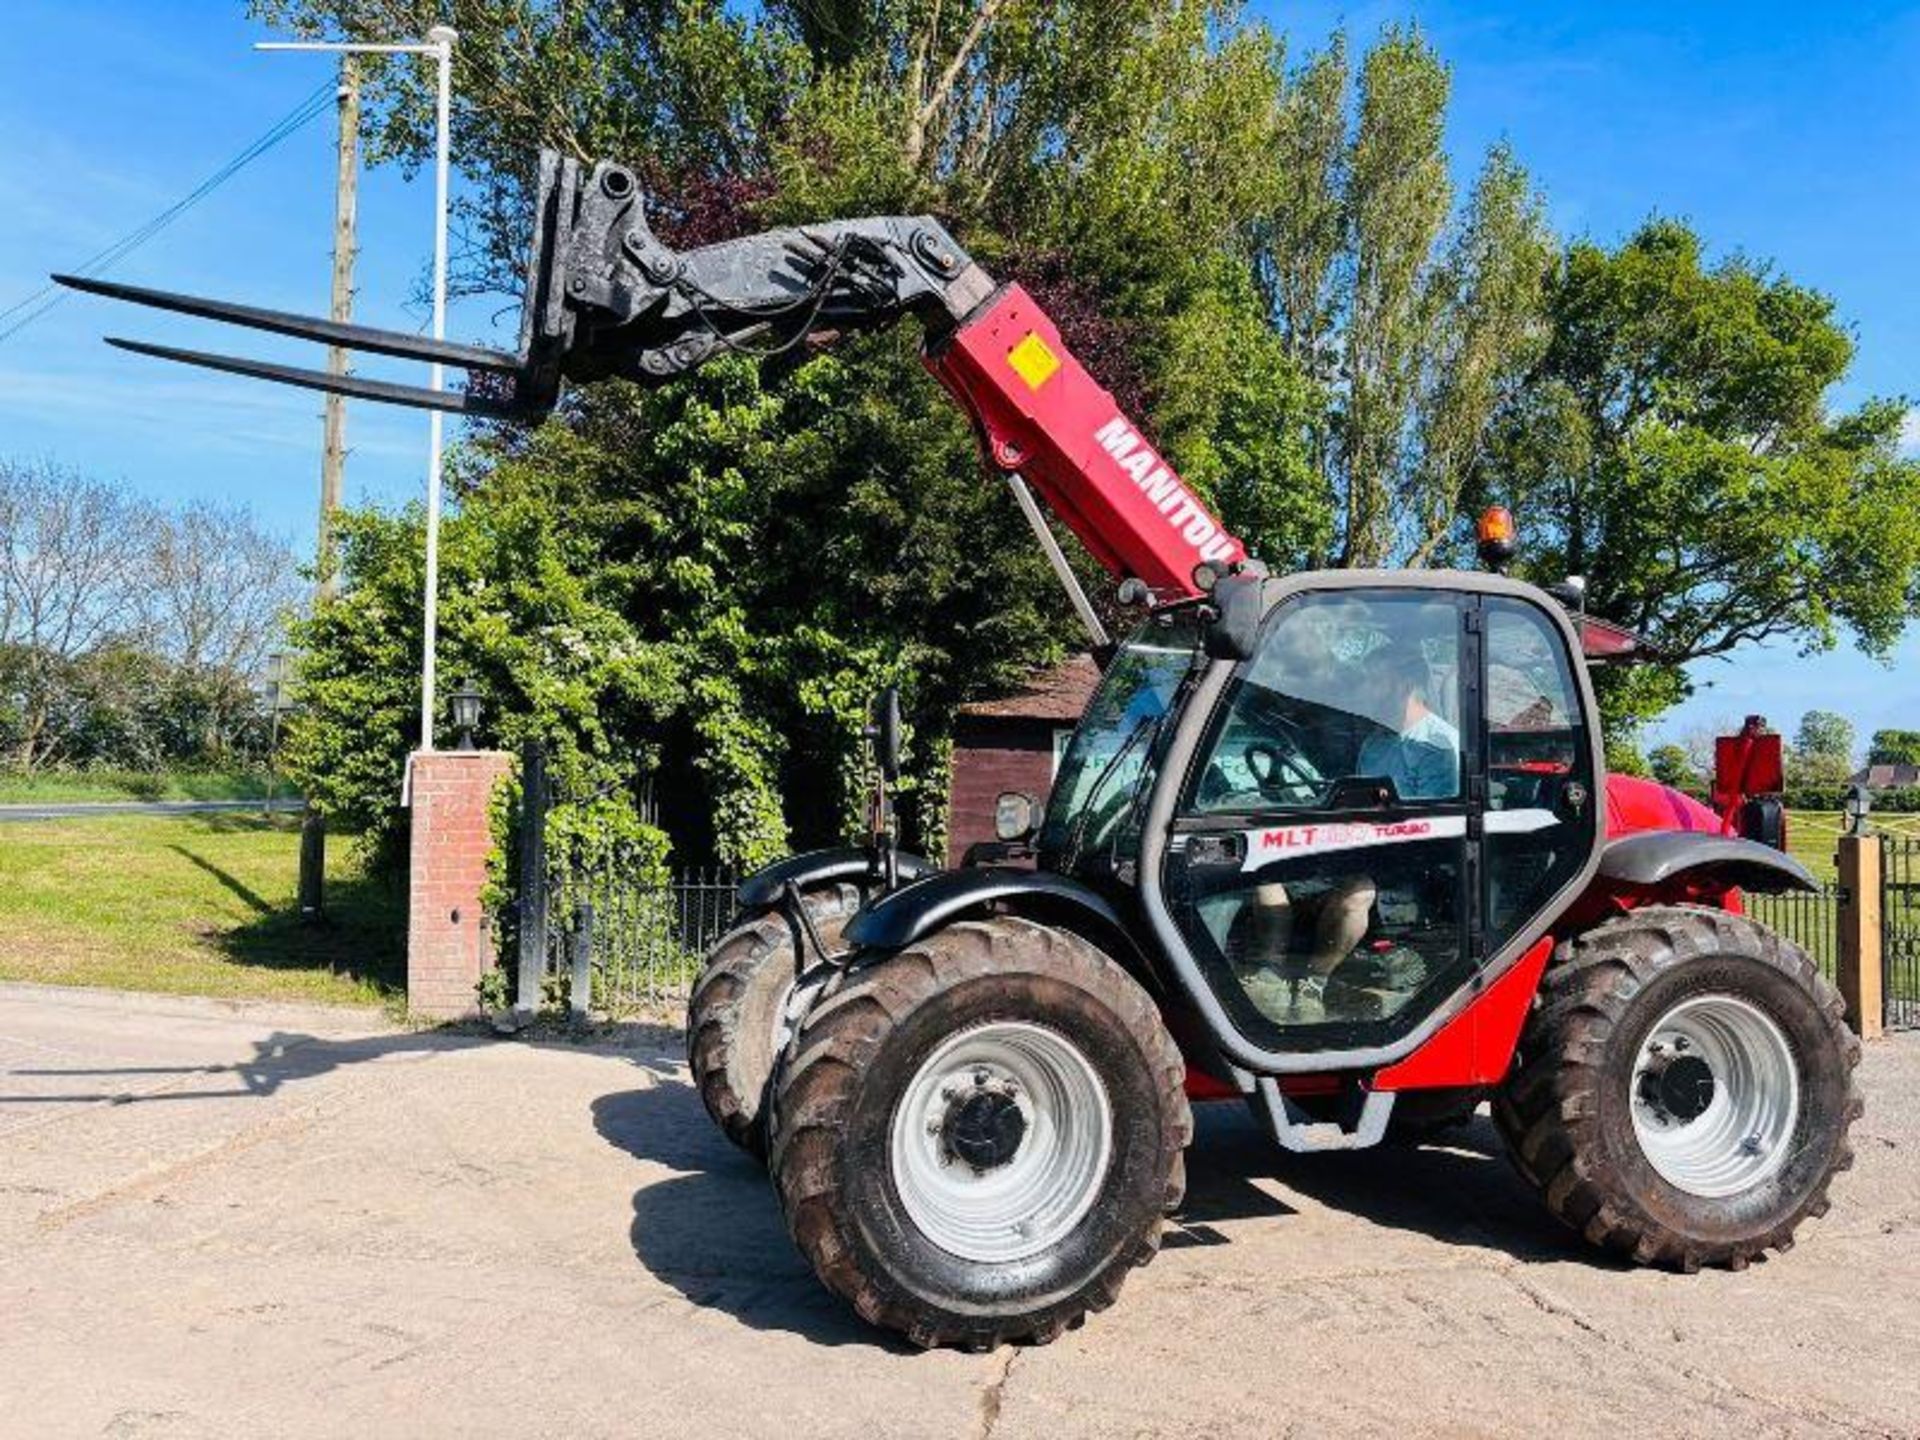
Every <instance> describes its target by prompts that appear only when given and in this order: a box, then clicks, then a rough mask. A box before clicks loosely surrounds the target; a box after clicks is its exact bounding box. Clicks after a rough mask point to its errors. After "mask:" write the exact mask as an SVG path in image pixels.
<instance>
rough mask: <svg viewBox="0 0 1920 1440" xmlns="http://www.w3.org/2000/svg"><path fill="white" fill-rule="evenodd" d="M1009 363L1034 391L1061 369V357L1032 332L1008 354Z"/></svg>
mask: <svg viewBox="0 0 1920 1440" xmlns="http://www.w3.org/2000/svg"><path fill="white" fill-rule="evenodd" d="M1007 363H1008V364H1009V365H1011V366H1013V368H1014V370H1015V372H1016V373H1017V374H1018V375H1019V376H1020V378H1021V379H1022V380H1024V381H1026V382H1027V384H1028V386H1029V387H1031V388H1032V389H1035V390H1038V389H1039V388H1040V387H1041V386H1042V385H1044V384H1046V383H1047V381H1048V379H1049V378H1051V376H1052V375H1053V372H1054V371H1056V370H1058V369H1059V368H1060V357H1059V356H1058V355H1056V354H1054V353H1053V351H1051V350H1049V349H1048V348H1047V342H1046V341H1044V340H1042V339H1041V338H1040V336H1039V335H1038V334H1037V333H1036V332H1035V331H1032V330H1029V331H1028V332H1027V338H1026V339H1024V340H1022V341H1021V342H1020V343H1019V344H1018V345H1016V346H1014V347H1013V349H1011V350H1009V351H1008V352H1007Z"/></svg>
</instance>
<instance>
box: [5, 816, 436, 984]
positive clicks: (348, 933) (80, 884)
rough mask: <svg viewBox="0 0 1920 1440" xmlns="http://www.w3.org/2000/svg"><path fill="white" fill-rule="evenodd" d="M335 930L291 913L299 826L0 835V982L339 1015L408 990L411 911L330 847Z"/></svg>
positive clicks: (206, 824)
mask: <svg viewBox="0 0 1920 1440" xmlns="http://www.w3.org/2000/svg"><path fill="white" fill-rule="evenodd" d="M327 840H328V843H327V910H328V915H329V919H328V922H327V923H326V924H325V925H322V926H317V927H313V928H308V927H306V926H303V925H301V924H300V921H299V917H298V913H297V911H296V909H295V895H296V884H297V875H298V865H299V843H300V837H299V822H298V821H297V820H296V819H295V818H294V817H292V816H276V817H274V818H273V819H271V820H269V819H266V818H264V817H262V816H258V815H245V814H233V813H228V814H214V815H178V816H149V815H118V816H113V817H110V818H100V819H88V820H40V821H26V822H17V823H11V824H4V825H0V980H34V981H39V982H41V983H43V984H51V985H105V986H111V987H113V988H115V989H121V990H159V991H168V992H173V993H179V994H194V995H220V996H243V997H255V998H270V999H278V1000H306V1001H322V1002H329V1003H369V1002H375V1003H377V1002H382V1001H387V1000H390V999H393V998H394V997H396V996H398V995H399V994H400V993H401V992H402V990H403V989H404V983H405V982H404V974H405V960H404V950H405V943H404V942H405V936H404V927H405V904H406V901H405V895H404V893H403V892H402V891H400V890H398V889H396V890H394V891H392V892H389V891H388V890H387V889H386V887H385V886H383V885H380V884H377V883H375V882H372V881H369V880H366V879H364V878H362V877H361V876H360V875H359V873H358V871H357V867H356V866H355V864H354V861H353V844H352V841H351V838H350V837H347V836H341V835H330V836H328V837H327Z"/></svg>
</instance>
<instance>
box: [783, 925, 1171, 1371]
mask: <svg viewBox="0 0 1920 1440" xmlns="http://www.w3.org/2000/svg"><path fill="white" fill-rule="evenodd" d="M1184 1078H1185V1067H1184V1065H1183V1063H1182V1061H1181V1058H1180V1052H1179V1050H1178V1049H1177V1048H1176V1047H1175V1045H1174V1043H1173V1040H1172V1039H1171V1038H1170V1037H1169V1036H1168V1034H1167V1031H1166V1027H1165V1026H1164V1025H1163V1024H1162V1023H1161V1019H1160V1015H1159V1012H1158V1011H1157V1010H1156V1009H1155V1007H1154V1003H1153V1001H1152V1000H1151V999H1150V998H1148V996H1147V993H1146V992H1145V991H1144V990H1142V989H1141V988H1140V986H1139V985H1138V984H1137V983H1136V982H1135V981H1134V980H1133V978H1132V977H1131V976H1129V975H1128V974H1127V972H1126V971H1125V970H1123V969H1121V967H1120V966H1119V965H1118V964H1116V963H1115V962H1114V961H1113V960H1112V959H1111V958H1110V957H1108V956H1107V955H1105V954H1103V953H1102V952H1101V951H1100V950H1098V949H1096V948H1095V947H1094V946H1093V945H1092V944H1090V943H1089V942H1088V941H1086V940H1084V939H1082V938H1081V937H1080V936H1078V935H1074V934H1071V933H1069V932H1066V931H1062V930H1056V929H1052V928H1050V927H1046V926H1041V925H1036V924H1034V923H1032V922H1030V921H1027V920H1022V919H1018V918H1015V917H1012V916H995V917H993V918H991V919H986V920H979V921H964V922H959V923H956V924H953V925H950V926H949V927H947V928H946V929H944V930H941V931H938V932H937V933H935V934H933V935H931V936H929V937H927V938H926V939H924V940H920V941H917V942H915V943H914V944H913V945H911V946H909V947H908V948H906V949H905V950H902V951H899V952H897V953H895V954H892V955H889V956H887V957H885V958H884V959H879V960H876V961H874V962H873V963H871V964H868V965H864V966H862V967H860V968H858V969H856V970H855V971H853V972H851V973H849V974H848V975H847V976H845V977H844V978H843V979H842V980H840V981H838V982H836V984H835V985H834V986H832V987H829V989H828V990H827V991H825V992H823V993H822V995H821V997H820V998H819V1000H818V1001H817V1002H816V1004H815V1005H814V1008H813V1010H812V1011H811V1013H810V1014H808V1015H807V1017H806V1019H805V1020H804V1021H803V1022H802V1025H801V1028H800V1030H799V1031H798V1033H797V1034H796V1035H795V1036H794V1039H793V1042H792V1046H791V1048H790V1050H789V1052H788V1054H787V1057H786V1059H785V1060H784V1061H783V1063H782V1067H781V1073H780V1075H779V1077H778V1078H777V1080H776V1082H775V1101H774V1124H773V1158H772V1162H771V1169H772V1172H773V1178H774V1185H775V1188H776V1189H777V1190H778V1192H779V1195H780V1203H781V1207H782V1209H783V1210H784V1211H785V1213H786V1218H787V1226H788V1228H789V1229H790V1230H791V1231H792V1233H793V1238H794V1240H795V1241H796V1242H797V1243H798V1244H799V1246H800V1249H801V1250H802V1251H803V1252H804V1253H805V1254H806V1256H807V1259H808V1260H809V1261H810V1262H811V1263H812V1265H813V1268H814V1271H815V1273H816V1274H817V1275H819V1277H820V1279H821V1280H822V1282H824V1283H825V1284H826V1286H827V1288H828V1289H830V1290H832V1291H834V1292H835V1293H837V1294H839V1295H841V1296H842V1297H844V1298H845V1299H847V1300H848V1301H850V1302H852V1304H853V1307H854V1309H855V1310H856V1311H858V1312H859V1314H860V1315H861V1316H862V1317H864V1318H865V1319H866V1320H867V1321H869V1322H870V1323H872V1324H875V1325H880V1326H883V1327H885V1328H888V1329H891V1330H896V1331H899V1332H900V1333H902V1334H904V1335H905V1336H906V1337H907V1338H908V1339H909V1340H911V1341H912V1342H913V1343H915V1344H917V1345H920V1346H924V1347H932V1346H937V1345H955V1346H961V1347H965V1348H968V1349H976V1350H978V1349H990V1348H992V1347H994V1346H997V1345H1000V1344H1003V1343H1006V1342H1010V1341H1018V1342H1033V1343H1038V1344H1045V1343H1046V1342H1048V1341H1050V1340H1052V1339H1054V1338H1055V1337H1056V1336H1058V1335H1059V1334H1060V1333H1061V1332H1062V1331H1064V1330H1066V1329H1067V1328H1068V1327H1069V1326H1073V1325H1078V1324H1079V1323H1080V1322H1081V1321H1082V1320H1083V1319H1084V1318H1085V1316H1086V1314H1087V1312H1088V1311H1090V1310H1104V1309H1105V1308H1106V1307H1107V1306H1109V1305H1111V1304H1112V1303H1113V1301H1114V1299H1115V1297H1116V1296H1117V1295H1118V1294H1119V1292H1120V1286H1121V1283H1122V1282H1123V1281H1124V1280H1125V1278H1126V1276H1127V1273H1128V1271H1130V1270H1131V1269H1132V1268H1133V1267H1134V1266H1136V1265H1144V1264H1146V1263H1147V1262H1148V1261H1149V1260H1151V1259H1152V1258H1153V1257H1154V1255H1155V1253H1156V1252H1157V1251H1158V1249H1159V1245H1160V1227H1161V1222H1162V1218H1163V1217H1164V1216H1165V1214H1166V1213H1167V1212H1169V1211H1171V1210H1172V1209H1173V1208H1174V1207H1175V1206H1176V1205H1178V1204H1179V1202H1180V1199H1181V1197H1182V1195H1183V1194H1184V1193H1185V1189H1186V1170H1185V1166H1184V1157H1183V1154H1182V1152H1183V1151H1184V1150H1185V1148H1186V1146H1187V1143H1188V1141H1189V1140H1190V1139H1191V1138H1192V1136H1193V1117H1192V1115H1191V1113H1190V1112H1189V1110H1188V1108H1187V1098H1186V1093H1185V1088H1184Z"/></svg>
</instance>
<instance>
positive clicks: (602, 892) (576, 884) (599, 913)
mask: <svg viewBox="0 0 1920 1440" xmlns="http://www.w3.org/2000/svg"><path fill="white" fill-rule="evenodd" d="M736 883H737V882H736V880H735V877H734V875H733V874H732V872H730V871H727V870H722V869H702V870H689V871H683V872H681V873H679V874H676V875H674V876H673V877H672V878H671V879H669V880H667V881H665V882H660V881H657V880H650V879H646V878H644V877H637V876H635V875H633V874H631V873H620V872H617V871H613V870H596V871H589V872H585V873H578V872H576V873H574V874H570V875H568V876H566V877H565V878H564V880H562V881H561V882H560V883H558V884H556V885H554V886H553V887H552V889H551V891H550V892H549V894H550V899H551V906H552V916H553V919H552V925H551V927H550V929H549V931H548V939H547V947H546V972H547V977H548V984H549V986H553V987H559V986H562V985H564V986H565V987H566V988H567V989H568V990H569V991H571V990H572V989H574V988H576V987H577V986H578V984H579V980H580V978H590V981H591V985H592V991H591V1000H590V1004H591V1007H592V1008H593V1009H594V1010H596V1011H605V1012H608V1013H611V1014H632V1013H635V1012H650V1011H672V1010H675V1009H677V1008H678V1007H679V1006H681V1005H683V1004H684V1003H685V1002H686V999H687V996H688V994H689V993H690V992H691V991H692V989H693V982H694V980H695V979H696V978H697V977H698V975H699V973H700V966H701V963H702V961H703V960H704V959H705V957H706V953H707V951H708V950H710V949H712V948H713V946H714V944H715V943H716V942H717V941H718V940H719V939H720V937H721V936H723V935H725V934H726V933H727V931H728V930H729V929H731V928H732V926H733V920H734V899H733V892H734V886H735V884H736ZM569 1000H570V1004H572V1005H573V1006H575V1007H577V1006H578V1005H579V997H577V996H573V995H570V996H569Z"/></svg>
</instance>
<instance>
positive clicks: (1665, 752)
mask: <svg viewBox="0 0 1920 1440" xmlns="http://www.w3.org/2000/svg"><path fill="white" fill-rule="evenodd" d="M1647 773H1648V774H1650V775H1651V776H1653V778H1654V779H1656V780H1658V781H1659V782H1660V783H1661V784H1662V785H1671V786H1672V787H1673V788H1674V789H1676V790H1694V789H1698V788H1699V785H1700V776H1699V774H1698V772H1697V771H1695V770H1694V768H1693V762H1692V760H1690V759H1689V758H1688V756H1687V752H1686V748H1685V747H1684V746H1681V745H1675V744H1673V743H1671V742H1669V743H1668V744H1665V745H1656V746H1654V747H1653V749H1652V750H1650V751H1649V752H1648V753H1647Z"/></svg>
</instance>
